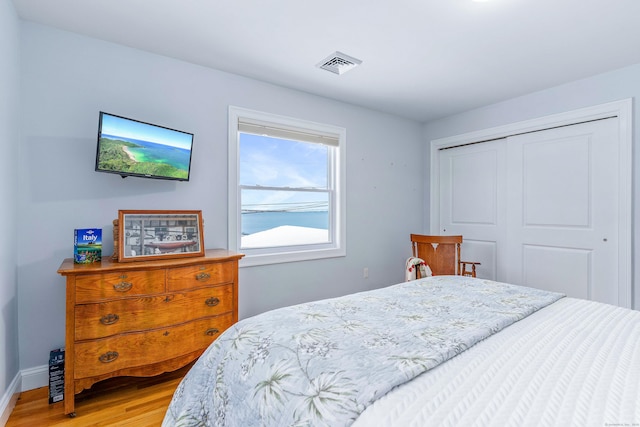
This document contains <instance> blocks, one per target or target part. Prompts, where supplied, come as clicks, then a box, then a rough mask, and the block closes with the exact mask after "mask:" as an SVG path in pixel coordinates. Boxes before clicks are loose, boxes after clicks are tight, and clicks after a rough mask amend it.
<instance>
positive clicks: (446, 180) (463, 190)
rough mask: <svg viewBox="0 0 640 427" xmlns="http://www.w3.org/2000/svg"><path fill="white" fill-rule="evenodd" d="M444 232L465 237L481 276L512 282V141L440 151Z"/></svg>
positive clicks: (465, 251)
mask: <svg viewBox="0 0 640 427" xmlns="http://www.w3.org/2000/svg"><path fill="white" fill-rule="evenodd" d="M439 169H440V234H445V235H456V234H461V235H462V236H463V242H462V250H461V258H462V260H463V261H477V262H481V263H482V264H481V265H480V266H478V270H477V273H478V277H483V278H487V279H492V280H503V281H504V280H506V269H505V266H504V263H502V264H501V263H499V262H498V260H500V259H504V258H505V256H506V253H505V250H506V248H507V245H506V240H505V238H506V218H505V214H506V211H507V206H506V204H505V203H506V197H505V194H506V143H505V140H504V139H502V140H497V141H490V142H483V143H480V144H472V145H466V146H462V147H455V148H449V149H446V150H442V151H440V165H439Z"/></svg>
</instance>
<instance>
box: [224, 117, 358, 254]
mask: <svg viewBox="0 0 640 427" xmlns="http://www.w3.org/2000/svg"><path fill="white" fill-rule="evenodd" d="M345 135H346V131H345V129H344V128H340V127H336V126H329V125H323V124H318V123H313V122H307V121H304V120H298V119H292V118H288V117H281V116H276V115H272V114H267V113H261V112H258V111H252V110H246V109H242V108H238V107H230V108H229V248H230V249H231V250H236V251H240V252H242V253H244V254H245V258H244V259H243V260H242V265H243V266H250V265H261V264H272V263H280V262H289V261H302V260H309V259H318V258H329V257H336V256H344V255H345V229H344V224H345V218H346V216H345V179H344V178H345V161H344V159H345V156H344V153H345Z"/></svg>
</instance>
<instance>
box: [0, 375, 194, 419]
mask: <svg viewBox="0 0 640 427" xmlns="http://www.w3.org/2000/svg"><path fill="white" fill-rule="evenodd" d="M190 367H191V365H187V366H185V367H184V368H182V369H178V370H177V371H174V372H169V373H166V374H163V375H159V376H157V377H151V378H133V377H123V378H112V379H109V380H105V381H102V382H99V383H97V384H95V385H94V386H93V387H91V389H89V390H85V391H83V392H82V393H80V394H78V395H76V417H75V418H70V417H69V416H67V415H64V407H63V405H64V404H63V402H60V403H54V404H52V405H49V394H48V393H49V389H48V387H42V388H38V389H35V390H29V391H26V392H23V393H21V395H20V397H19V398H18V402H17V403H16V407H15V408H14V409H13V412H12V413H11V415H10V417H9V420H8V421H7V425H6V427H18V426H20V427H22V426H25V427H26V426H28V427H34V426H37V427H40V426H83V427H85V426H135V427H147V426H149V427H150V426H159V425H160V424H162V419H163V418H164V414H165V411H166V410H167V407H168V406H169V402H170V401H171V397H172V396H173V392H174V390H175V389H176V387H177V386H178V384H179V383H180V380H181V379H182V377H184V375H185V374H186V373H187V371H188V370H189V368H190ZM65 398H66V396H65Z"/></svg>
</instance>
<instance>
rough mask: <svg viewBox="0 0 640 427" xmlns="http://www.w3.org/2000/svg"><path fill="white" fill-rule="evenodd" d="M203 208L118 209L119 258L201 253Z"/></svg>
mask: <svg viewBox="0 0 640 427" xmlns="http://www.w3.org/2000/svg"><path fill="white" fill-rule="evenodd" d="M202 230H203V227H202V211H140V210H119V211H118V243H117V248H118V261H119V262H127V261H148V260H153V259H163V258H183V257H196V256H203V255H204V235H203V231H202Z"/></svg>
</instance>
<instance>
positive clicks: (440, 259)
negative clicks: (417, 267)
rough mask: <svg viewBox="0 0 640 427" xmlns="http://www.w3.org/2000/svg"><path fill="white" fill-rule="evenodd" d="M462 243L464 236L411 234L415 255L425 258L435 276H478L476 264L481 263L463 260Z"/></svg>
mask: <svg viewBox="0 0 640 427" xmlns="http://www.w3.org/2000/svg"><path fill="white" fill-rule="evenodd" d="M461 245H462V236H425V235H421V234H412V235H411V247H412V249H413V256H414V257H418V258H421V259H423V260H424V262H425V263H426V264H427V265H428V266H429V268H431V271H432V272H433V275H434V276H442V275H460V276H471V277H476V265H480V263H479V262H470V261H461V260H460V246H461ZM468 266H469V268H470V270H469V269H468Z"/></svg>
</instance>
